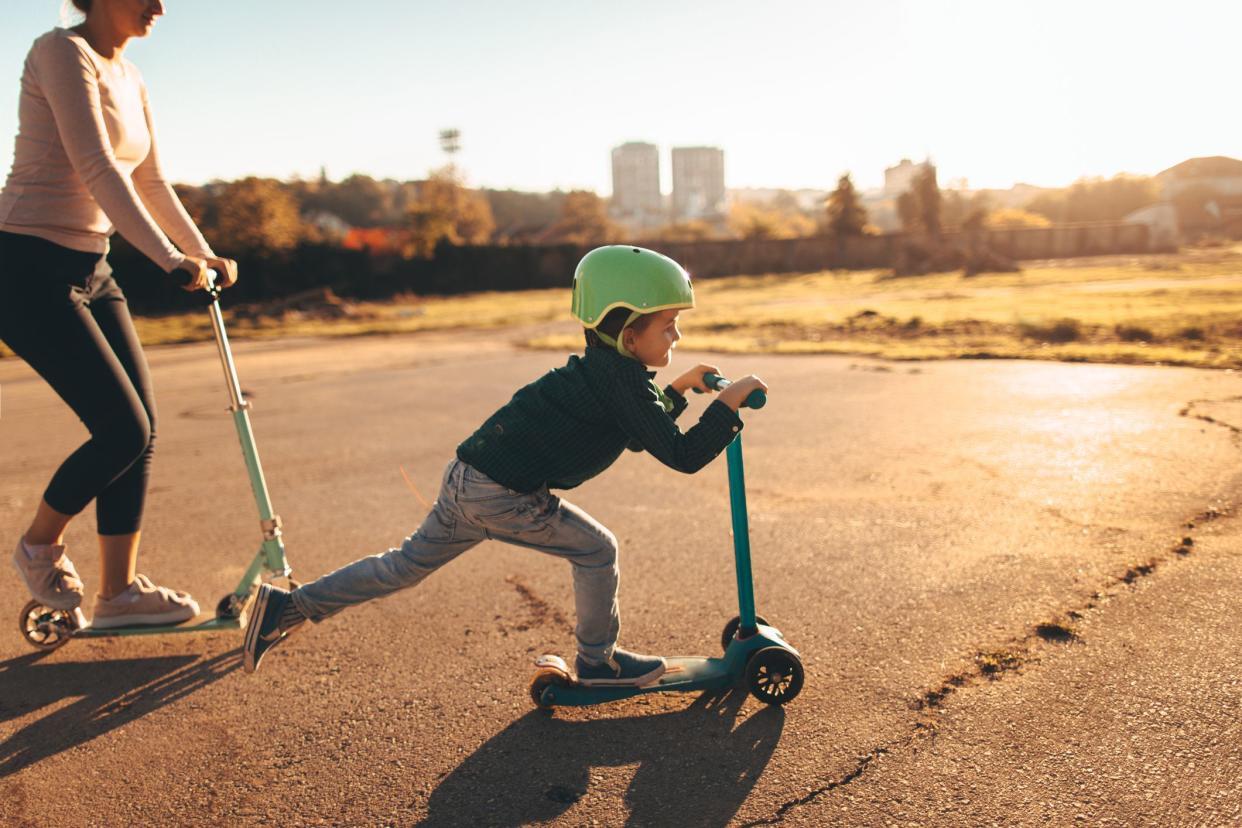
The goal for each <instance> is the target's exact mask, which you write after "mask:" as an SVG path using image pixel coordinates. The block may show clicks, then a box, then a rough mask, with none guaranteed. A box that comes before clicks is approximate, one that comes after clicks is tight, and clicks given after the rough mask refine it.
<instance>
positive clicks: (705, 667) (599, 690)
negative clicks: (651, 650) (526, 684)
mask: <svg viewBox="0 0 1242 828" xmlns="http://www.w3.org/2000/svg"><path fill="white" fill-rule="evenodd" d="M664 661H665V663H666V665H667V668H666V669H665V671H664V675H662V676H660V678H659V679H658V680H656V681H654V682H652V683H651V684H645V685H643V686H642V687H634V686H632V685H620V686H610V685H606V684H605V685H595V686H593V687H584V686H583V685H581V684H578V683H577V682H576V681H575V682H573V683H572V684H567V685H553V686H551V687H548V688H547V689H546V690H544V699H545V701H546V702H547V703H549V704H564V705H580V704H598V703H600V702H609V701H616V700H617V699H627V698H630V697H631V696H638V695H642V694H643V693H660V692H665V691H677V692H691V691H694V690H714V689H718V688H721V687H727V686H729V685H730V684H732V683H733V675H732V673H731V672H730V670H729V664H728V662H726V661H725V660H724V659H723V658H703V657H701V656H673V657H671V658H666V659H665V660H664ZM549 694H551V697H550V698H549Z"/></svg>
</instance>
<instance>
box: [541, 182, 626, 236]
mask: <svg viewBox="0 0 1242 828" xmlns="http://www.w3.org/2000/svg"><path fill="white" fill-rule="evenodd" d="M619 235H620V233H619V231H618V229H617V227H616V225H614V224H613V223H612V222H611V221H609V220H608V213H607V210H606V209H605V207H604V200H603V199H602V198H600V197H599V196H598V195H596V194H595V193H593V192H591V191H590V190H572V191H570V192H568V193H566V194H565V200H564V201H563V202H561V217H560V218H559V219H557V220H556V223H555V224H553V225H552V226H551V227H549V228H548V229H547V231H546V232H545V233H544V234H543V236H542V237H541V241H545V242H553V243H560V244H580V245H588V244H602V243H604V242H607V241H610V240H613V239H616V238H617V237H618V236H619Z"/></svg>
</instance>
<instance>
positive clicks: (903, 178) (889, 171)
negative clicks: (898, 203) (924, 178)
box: [884, 158, 932, 196]
mask: <svg viewBox="0 0 1242 828" xmlns="http://www.w3.org/2000/svg"><path fill="white" fill-rule="evenodd" d="M931 166H932V164H931V162H930V161H924V162H922V163H921V164H915V163H914V162H913V161H911V160H910V159H909V158H903V159H901V163H900V164H898V165H897V166H895V167H886V168H885V169H884V195H886V196H899V195H901V194H902V193H904V192H907V191H909V189H910V187H911V186H913V184H914V179H915V178H916V177H917V176H919V175H920V174H922V173H923V171H924V170H927V169H929V168H930V167H931Z"/></svg>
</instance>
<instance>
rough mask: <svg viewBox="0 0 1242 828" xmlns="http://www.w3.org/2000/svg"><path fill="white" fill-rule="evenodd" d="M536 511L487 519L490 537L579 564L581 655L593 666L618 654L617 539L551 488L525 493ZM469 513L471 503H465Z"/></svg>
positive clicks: (576, 586)
mask: <svg viewBox="0 0 1242 828" xmlns="http://www.w3.org/2000/svg"><path fill="white" fill-rule="evenodd" d="M522 497H524V498H529V499H531V508H530V509H529V510H527V511H522V510H519V512H518V514H517V515H516V516H515V518H513V519H511V518H510V517H509V516H504V517H501V518H493V519H490V520H487V521H486V523H487V526H486V528H485V531H486V532H487V536H488V537H490V538H495V539H496V540H501V541H505V542H506V543H512V544H515V545H517V546H525V547H527V548H529V549H535V550H538V551H540V552H546V553H547V554H549V555H556V556H557V557H560V558H564V559H566V560H567V561H569V562H570V564H572V565H573V572H574V605H575V609H576V611H577V615H578V625H577V628H576V629H575V631H574V632H575V635H576V637H577V639H578V653H579V654H580V655H582V656H584V657H586V658H587V659H589V660H591V661H593V662H604V661H607V660H608V658H609V657H610V656H611V655H612V652H613V650H614V648H615V647H616V645H617V635H618V633H619V632H620V627H621V621H620V611H619V607H618V604H617V585H618V583H619V581H620V569H619V568H618V566H617V538H616V536H614V535H613V534H612V532H610V531H609V530H608V529H607V527H605V526H604V525H603V524H601V523H600V522H599V521H597V520H595V518H593V517H591V516H590V515H589V514H587V513H586V512H585V511H583V510H582V509H581V508H579V507H578V506H575V505H574V504H572V503H570V502H569V501H567V500H563V499H562V498H559V497H557V496H556V495H553V494H550V493H548V492H547V490H542V491H539V492H534V493H531V494H529V495H523V496H522ZM462 505H463V508H464V510H465V511H466V513H467V514H469V511H470V510H469V504H465V503H463V504H462Z"/></svg>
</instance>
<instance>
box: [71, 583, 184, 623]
mask: <svg viewBox="0 0 1242 828" xmlns="http://www.w3.org/2000/svg"><path fill="white" fill-rule="evenodd" d="M196 615H198V602H197V601H195V600H194V599H193V598H191V597H190V596H189V594H188V593H185V592H177V591H176V590H172V589H169V588H168V587H162V586H156V585H155V584H153V583H151V579H150V578H148V577H147V576H146V575H137V576H135V577H134V582H133V583H132V584H130V585H129V587H128V588H126V589H125V591H124V592H121V593H118V594H117V595H114V596H112V597H111V598H104V597H102V596H99V595H96V596H95V617H94V618H92V619H91V626H92V627H94V628H95V629H97V630H111V629H116V628H117V627H142V626H148V625H153V624H180V623H182V622H184V621H189V620H190V619H191V618H193V617H194V616H196Z"/></svg>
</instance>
